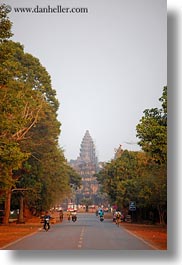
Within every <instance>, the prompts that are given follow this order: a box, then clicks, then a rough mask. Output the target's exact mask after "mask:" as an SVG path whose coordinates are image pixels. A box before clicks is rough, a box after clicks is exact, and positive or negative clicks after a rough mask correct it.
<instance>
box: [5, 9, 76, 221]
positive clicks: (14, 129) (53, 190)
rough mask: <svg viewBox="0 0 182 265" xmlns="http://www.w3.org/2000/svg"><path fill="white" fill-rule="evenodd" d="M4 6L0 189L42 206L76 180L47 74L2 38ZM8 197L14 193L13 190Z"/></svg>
mask: <svg viewBox="0 0 182 265" xmlns="http://www.w3.org/2000/svg"><path fill="white" fill-rule="evenodd" d="M6 11H7V9H6V6H1V8H0V12H1V17H0V19H1V20H0V23H1V24H0V25H2V32H1V36H0V37H1V40H2V41H1V43H0V98H1V101H0V120H1V123H0V188H1V190H2V191H3V190H4V191H6V190H11V189H12V188H15V190H16V189H21V188H23V189H25V190H26V191H25V192H24V201H25V203H26V204H27V206H28V207H29V208H30V209H34V210H37V211H39V210H43V209H44V210H45V209H48V208H49V207H51V206H53V205H54V204H56V203H60V202H61V201H62V200H63V199H64V198H65V197H67V196H69V194H70V193H71V188H70V184H72V185H74V186H75V188H76V187H77V186H79V185H80V180H81V179H80V177H79V176H78V175H77V174H76V172H74V170H73V169H71V168H70V167H69V165H68V163H67V161H66V159H65V157H64V153H63V151H62V149H60V148H59V146H58V137H59V134H60V127H61V124H60V122H59V121H58V120H57V110H58V107H59V102H58V100H57V99H56V91H55V90H54V89H53V88H52V85H51V78H50V76H49V74H48V73H47V71H46V69H45V67H43V66H42V65H41V63H40V62H39V60H38V59H37V58H35V57H33V56H32V55H31V54H27V53H25V52H24V47H23V46H22V45H21V44H20V43H15V42H13V41H10V40H8V38H9V37H10V36H11V33H10V29H11V22H10V21H9V20H8V18H7V12H6ZM3 30H4V32H3ZM4 40H5V41H4ZM8 194H10V193H8ZM1 196H2V197H4V195H3V193H2V195H1ZM13 197H14V199H15V198H16V197H17V198H18V192H15V193H14V194H13ZM7 202H8V200H7ZM13 202H15V205H16V200H13ZM5 205H9V203H5ZM15 205H14V207H15ZM8 207H9V206H8ZM12 207H13V205H12ZM5 210H6V221H7V222H8V215H9V209H5Z"/></svg>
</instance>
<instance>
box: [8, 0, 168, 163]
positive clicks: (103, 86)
mask: <svg viewBox="0 0 182 265" xmlns="http://www.w3.org/2000/svg"><path fill="white" fill-rule="evenodd" d="M4 2H5V3H6V4H9V5H10V6H11V7H12V8H17V7H30V8H37V6H38V7H39V8H43V7H47V6H48V5H49V6H50V7H51V8H53V7H56V6H57V5H60V6H62V7H64V8H66V7H67V8H80V7H84V8H87V9H88V13H28V12H26V13H21V12H19V13H16V12H15V11H14V10H13V9H12V12H10V13H9V17H10V19H11V21H12V22H13V29H12V30H13V33H14V37H13V40H15V41H19V42H20V43H22V44H23V45H24V47H25V51H26V52H28V53H31V54H32V55H33V56H35V57H38V58H39V60H40V62H41V63H42V65H43V66H45V67H46V69H47V71H48V72H49V74H50V75H51V79H52V85H53V88H54V89H56V91H57V97H58V99H59V102H60V109H59V116H58V118H59V120H60V121H61V123H62V127H61V130H62V131H61V136H60V146H61V147H62V148H63V149H64V150H65V156H66V158H67V159H68V160H70V159H75V158H76V157H77V156H78V155H79V149H80V143H81V140H82V138H83V136H84V134H85V131H86V130H89V132H90V135H91V136H92V138H93V140H94V142H95V145H96V151H97V155H98V158H99V161H104V160H105V161H107V160H110V159H112V158H113V155H114V149H115V148H117V147H118V146H119V145H120V144H122V145H123V148H127V149H129V150H139V147H138V146H137V145H136V144H133V145H131V144H128V142H132V143H136V142H137V141H138V139H136V130H135V129H136V125H137V124H138V123H139V120H140V118H141V117H142V115H143V111H144V110H145V109H146V108H152V107H160V103H159V101H158V99H159V98H160V97H161V95H162V89H163V87H164V86H165V85H166V84H167V41H166V36H167V10H166V0H89V1H88V0H77V1H76V0H75V1H71V0H62V1H61V0H59V1H57V0H55V1H54V0H52V1H50V0H49V1H46V0H45V1H43V0H42V1H40V0H33V1H25V0H24V1H20V0H17V1H15V0H6V1H5V0H4Z"/></svg>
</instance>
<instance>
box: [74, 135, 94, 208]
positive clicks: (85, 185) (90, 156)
mask: <svg viewBox="0 0 182 265" xmlns="http://www.w3.org/2000/svg"><path fill="white" fill-rule="evenodd" d="M70 164H71V166H72V167H73V168H74V169H75V170H76V171H77V172H78V173H79V174H80V176H81V178H82V186H81V188H80V189H79V190H78V191H77V194H76V200H77V204H79V203H80V202H81V200H82V199H91V200H92V201H93V203H94V204H96V203H97V198H98V190H99V184H98V182H97V179H96V177H95V176H94V174H95V173H97V172H98V159H97V157H96V154H95V145H94V142H93V140H92V137H91V136H90V133H89V131H88V130H87V131H86V132H85V135H84V137H83V139H82V141H81V145H80V154H79V157H78V158H77V159H76V160H71V161H70Z"/></svg>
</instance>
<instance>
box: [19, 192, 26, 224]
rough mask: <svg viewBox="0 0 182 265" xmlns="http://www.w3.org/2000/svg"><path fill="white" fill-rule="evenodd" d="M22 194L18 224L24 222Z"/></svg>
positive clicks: (21, 196)
mask: <svg viewBox="0 0 182 265" xmlns="http://www.w3.org/2000/svg"><path fill="white" fill-rule="evenodd" d="M23 199H24V198H23V194H21V195H20V212H19V216H18V223H19V224H24V223H25V221H24V216H23Z"/></svg>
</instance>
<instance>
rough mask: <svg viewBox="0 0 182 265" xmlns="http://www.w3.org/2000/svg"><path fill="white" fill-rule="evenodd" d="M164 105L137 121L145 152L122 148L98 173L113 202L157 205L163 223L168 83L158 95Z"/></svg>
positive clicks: (120, 205) (149, 111) (165, 194)
mask: <svg viewBox="0 0 182 265" xmlns="http://www.w3.org/2000/svg"><path fill="white" fill-rule="evenodd" d="M159 100H160V101H161V102H162V109H160V110H159V109H157V108H153V109H150V110H145V111H144V114H145V115H144V117H142V119H141V120H140V123H139V124H138V125H137V136H138V137H139V138H140V142H139V143H140V145H141V146H142V149H143V150H144V151H145V152H143V151H142V152H129V151H127V150H124V151H123V150H121V148H120V149H119V151H118V152H117V153H116V155H115V159H114V160H112V161H111V162H109V163H106V164H105V165H104V167H103V169H102V170H101V171H100V172H99V173H98V174H97V180H98V182H99V183H100V184H101V191H102V192H103V193H106V194H108V196H109V198H110V202H111V203H112V204H113V205H118V207H119V208H120V209H121V208H122V209H128V208H129V202H130V201H135V202H136V205H137V209H146V208H148V209H156V210H157V211H158V214H159V219H160V222H161V223H164V219H165V215H166V211H167V87H164V89H163V95H162V97H161V98H160V99H159Z"/></svg>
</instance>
